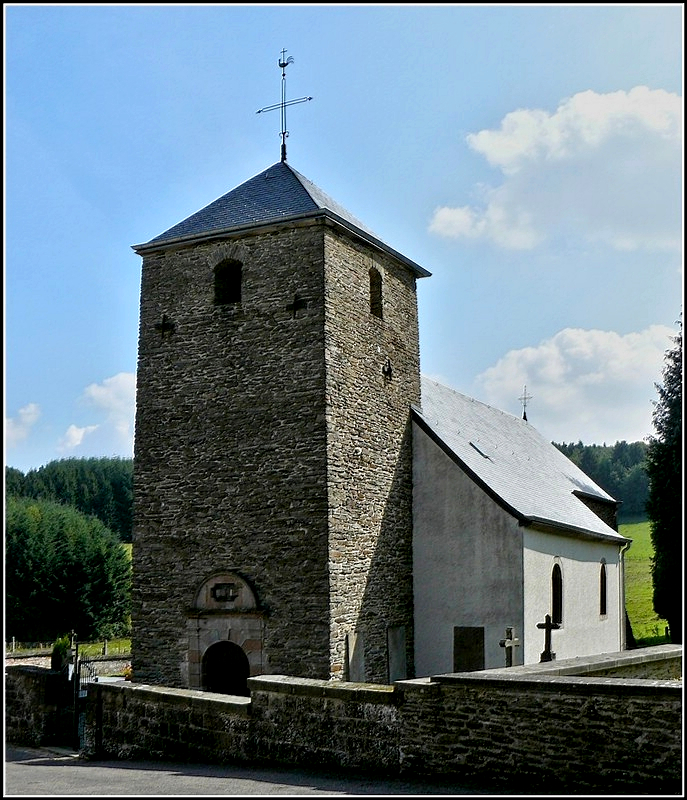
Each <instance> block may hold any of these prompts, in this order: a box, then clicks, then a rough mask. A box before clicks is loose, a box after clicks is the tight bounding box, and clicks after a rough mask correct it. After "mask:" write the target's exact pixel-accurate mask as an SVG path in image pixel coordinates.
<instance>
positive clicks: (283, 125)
mask: <svg viewBox="0 0 687 800" xmlns="http://www.w3.org/2000/svg"><path fill="white" fill-rule="evenodd" d="M285 56H286V50H282V51H281V58H280V59H279V61H278V62H277V64H279V67H280V68H281V102H280V103H274V104H273V105H271V106H265V108H259V109H258V110H257V111H256V112H255V113H256V114H262V112H263V111H274V109H275V108H280V109H281V133H280V136H281V160H282V161H286V137H287V136H288V135H289V132H288V131H287V130H286V106H292V105H295V104H296V103H305V102H306V101H308V100H312V97H299V98H298V99H297V100H287V99H286V68H287V67H288V66H289V64H293V56H289V57H288V58H285Z"/></svg>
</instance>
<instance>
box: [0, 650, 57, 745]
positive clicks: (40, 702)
mask: <svg viewBox="0 0 687 800" xmlns="http://www.w3.org/2000/svg"><path fill="white" fill-rule="evenodd" d="M70 689H71V684H70V683H69V681H68V680H66V679H65V677H64V676H63V675H62V674H61V673H60V672H56V671H53V670H50V669H44V668H42V667H35V666H28V665H25V666H6V667H5V739H6V740H7V741H9V742H13V743H15V744H21V745H26V746H28V747H38V746H39V745H41V744H65V743H69V740H70V737H69V731H70V730H71V727H70V723H71V720H72V717H71V716H70V717H69V718H68V719H67V720H65V717H64V714H63V711H62V709H63V707H64V705H65V700H66V703H67V704H68V703H69V693H70ZM65 695H66V697H65ZM65 727H66V730H67V734H66V738H67V741H66V742H65V741H64V739H65Z"/></svg>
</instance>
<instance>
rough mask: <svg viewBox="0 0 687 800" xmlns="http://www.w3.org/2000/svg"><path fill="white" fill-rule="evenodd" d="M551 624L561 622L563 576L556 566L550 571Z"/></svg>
mask: <svg viewBox="0 0 687 800" xmlns="http://www.w3.org/2000/svg"><path fill="white" fill-rule="evenodd" d="M551 622H557V623H558V624H560V623H561V622H563V574H562V573H561V568H560V566H559V565H558V564H554V565H553V570H552V571H551Z"/></svg>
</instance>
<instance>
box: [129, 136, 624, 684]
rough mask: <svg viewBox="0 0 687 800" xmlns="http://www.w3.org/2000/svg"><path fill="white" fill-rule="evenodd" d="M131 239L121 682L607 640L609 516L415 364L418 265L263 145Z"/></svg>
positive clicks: (351, 668)
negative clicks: (127, 545)
mask: <svg viewBox="0 0 687 800" xmlns="http://www.w3.org/2000/svg"><path fill="white" fill-rule="evenodd" d="M134 250H135V252H136V253H137V254H139V255H140V256H141V257H142V278H141V300H140V326H139V352H138V370H137V410H136V432H135V453H134V465H135V467H134V540H133V541H134V544H133V575H134V584H133V612H132V627H133V635H132V668H133V679H134V680H135V681H136V682H139V683H149V684H159V685H161V684H164V685H167V686H177V687H190V688H198V689H205V690H208V691H218V692H226V693H231V694H246V693H247V689H246V680H247V678H248V677H249V676H252V675H259V674H286V675H292V676H298V677H308V678H319V679H326V680H344V681H357V682H373V683H390V682H393V681H395V680H399V679H404V678H410V677H421V676H425V675H430V674H440V673H446V672H459V671H466V670H476V669H489V668H493V667H503V666H505V665H509V664H513V665H516V664H523V663H533V662H537V661H539V660H540V657H544V654H545V653H546V654H547V655H546V657H547V658H555V657H557V658H559V659H560V658H569V657H573V656H578V655H579V656H581V655H590V654H596V653H606V652H615V651H618V650H622V649H624V647H625V642H624V636H625V612H624V596H623V552H624V550H625V549H626V548H627V546H628V545H629V540H627V539H625V538H623V537H622V536H620V535H619V534H618V532H617V524H616V510H617V504H616V502H615V501H614V500H613V498H612V497H610V496H609V495H608V494H607V493H606V492H604V491H603V490H602V489H601V488H600V487H599V486H597V485H595V484H594V483H593V482H592V481H591V480H590V479H589V478H588V477H587V476H586V475H585V474H584V473H583V472H582V471H581V470H579V469H578V468H577V467H576V466H575V465H574V464H572V462H570V461H569V460H568V459H567V458H566V457H565V456H563V455H562V454H561V453H560V452H559V451H558V450H557V449H556V448H555V447H554V446H553V445H552V444H551V443H550V442H547V441H546V440H545V439H544V438H543V437H542V436H541V435H540V434H539V433H538V432H537V431H536V430H535V428H533V427H532V426H531V425H530V424H529V423H528V422H527V420H526V419H520V418H517V417H514V416H511V415H509V414H505V413H503V412H501V411H499V410H497V409H494V408H491V407H489V406H487V405H485V404H483V403H480V402H478V401H477V400H474V399H472V398H470V397H466V396H465V395H462V394H460V393H459V392H456V391H454V390H453V389H451V388H449V387H447V386H443V385H441V384H439V383H436V382H435V381H433V380H430V379H429V378H425V377H423V376H421V374H420V353H419V335H418V308H417V296H416V282H417V281H418V280H420V279H425V278H428V277H429V276H430V273H429V272H428V271H427V270H426V269H425V268H424V267H422V266H420V265H419V264H417V263H415V262H413V261H412V260H410V259H409V258H407V257H406V256H404V255H403V254H401V253H399V252H397V251H396V250H394V249H393V248H392V247H390V246H389V245H388V244H387V243H385V242H384V241H382V240H381V239H380V238H379V237H378V236H376V235H375V234H374V233H373V232H372V231H371V230H369V229H368V228H367V227H366V226H365V225H364V224H363V223H362V222H360V221H359V220H357V219H356V218H355V217H353V216H352V215H351V214H350V213H349V212H348V211H347V210H346V209H344V208H342V207H341V206H340V205H339V204H338V203H336V202H335V201H334V200H332V199H331V198H330V197H329V196H328V195H326V194H325V193H324V192H323V191H322V190H320V189H319V188H318V187H317V186H316V185H315V184H314V183H312V182H311V181H310V180H308V179H307V178H306V177H304V176H303V175H301V174H300V173H299V172H297V171H296V170H295V169H293V168H292V167H291V166H290V165H289V164H288V163H287V161H286V157H285V148H282V159H281V161H279V162H277V163H275V164H273V165H272V166H270V167H269V168H268V169H266V170H264V171H263V172H261V173H260V174H258V175H256V176H254V177H252V178H250V179H249V180H247V181H246V182H244V183H242V184H241V185H239V186H238V187H237V188H235V189H233V190H232V191H230V192H228V193H227V194H225V195H224V196H222V197H220V198H219V199H217V200H215V201H214V202H211V203H210V204H209V205H208V206H206V207H205V208H203V209H201V210H200V211H198V212H197V213H195V214H192V215H191V216H190V217H188V218H187V219H185V220H183V221H182V222H179V223H178V224H176V225H174V226H173V227H171V228H169V229H168V230H167V231H165V232H164V233H162V234H160V235H158V236H156V237H155V238H153V239H151V240H150V241H148V242H146V243H144V244H139V245H135V246H134ZM547 615H548V616H549V617H550V619H549V620H547ZM547 622H548V623H550V624H549V629H548V630H543V628H542V626H543V624H545V623H547ZM545 634H546V641H548V640H549V639H550V647H549V648H548V649H547V648H546V647H545ZM543 651H544V652H543Z"/></svg>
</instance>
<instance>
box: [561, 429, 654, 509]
mask: <svg viewBox="0 0 687 800" xmlns="http://www.w3.org/2000/svg"><path fill="white" fill-rule="evenodd" d="M553 444H554V445H555V446H556V447H557V448H558V449H559V450H560V451H561V452H562V453H563V454H564V455H565V456H567V457H568V458H569V459H570V460H571V461H572V462H573V463H574V464H576V465H577V466H578V467H579V468H580V469H581V470H582V471H583V472H584V473H585V474H586V475H588V476H589V477H590V478H591V479H592V480H593V481H594V483H596V484H598V485H599V486H600V487H601V488H602V489H604V490H605V491H606V492H608V494H610V495H611V497H613V498H614V499H615V500H619V501H620V507H619V509H618V521H619V522H621V523H622V522H627V521H630V520H633V521H635V520H640V519H647V507H646V506H647V501H648V499H649V474H648V472H647V460H646V459H647V451H648V445H647V444H646V443H645V442H630V443H628V442H626V441H622V442H616V443H615V444H614V445H605V444H603V445H599V444H587V445H585V444H582V442H577V444H573V443H570V444H566V443H565V442H563V443H562V444H556V442H554V443H553Z"/></svg>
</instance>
